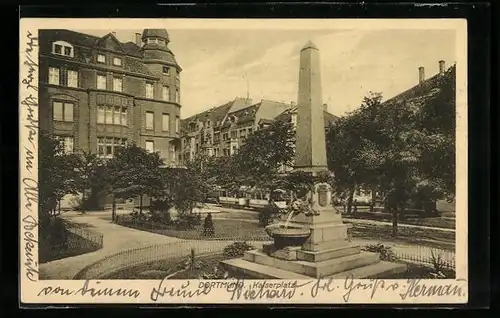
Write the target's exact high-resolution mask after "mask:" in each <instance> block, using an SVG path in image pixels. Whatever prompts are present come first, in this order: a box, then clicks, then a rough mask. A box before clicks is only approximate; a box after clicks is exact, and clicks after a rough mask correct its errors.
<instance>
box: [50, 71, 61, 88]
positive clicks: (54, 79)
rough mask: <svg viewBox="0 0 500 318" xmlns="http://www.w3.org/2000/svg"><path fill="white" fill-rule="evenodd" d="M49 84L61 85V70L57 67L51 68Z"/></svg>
mask: <svg viewBox="0 0 500 318" xmlns="http://www.w3.org/2000/svg"><path fill="white" fill-rule="evenodd" d="M49 84H52V85H59V69H58V68H56V67H49Z"/></svg>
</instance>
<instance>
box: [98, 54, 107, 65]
mask: <svg viewBox="0 0 500 318" xmlns="http://www.w3.org/2000/svg"><path fill="white" fill-rule="evenodd" d="M97 63H106V55H104V54H97Z"/></svg>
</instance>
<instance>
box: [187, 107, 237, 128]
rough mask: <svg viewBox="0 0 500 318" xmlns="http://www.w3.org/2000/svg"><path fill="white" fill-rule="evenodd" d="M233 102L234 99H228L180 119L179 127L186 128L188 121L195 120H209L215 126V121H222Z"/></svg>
mask: <svg viewBox="0 0 500 318" xmlns="http://www.w3.org/2000/svg"><path fill="white" fill-rule="evenodd" d="M233 102H234V101H230V102H227V103H225V104H223V105H219V106H216V107H213V108H210V109H208V110H206V111H204V112H201V113H198V114H196V115H193V116H190V117H188V118H185V119H183V120H182V121H181V128H182V129H186V128H187V126H188V125H189V123H192V122H196V121H197V120H200V121H201V122H205V121H207V120H211V121H212V122H213V123H214V126H215V125H216V124H217V122H222V120H223V119H224V117H226V114H227V112H228V111H229V109H230V108H231V106H232V105H233Z"/></svg>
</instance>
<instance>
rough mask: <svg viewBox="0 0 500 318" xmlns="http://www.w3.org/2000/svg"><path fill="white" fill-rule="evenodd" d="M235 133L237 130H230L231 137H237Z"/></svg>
mask: <svg viewBox="0 0 500 318" xmlns="http://www.w3.org/2000/svg"><path fill="white" fill-rule="evenodd" d="M237 134H238V131H236V130H233V131H231V139H234V138H236V137H238V136H237Z"/></svg>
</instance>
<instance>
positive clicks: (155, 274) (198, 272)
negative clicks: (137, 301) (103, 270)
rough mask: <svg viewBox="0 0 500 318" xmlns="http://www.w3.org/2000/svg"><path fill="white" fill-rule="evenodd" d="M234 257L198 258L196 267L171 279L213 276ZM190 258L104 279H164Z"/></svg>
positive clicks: (150, 265) (151, 264)
mask: <svg viewBox="0 0 500 318" xmlns="http://www.w3.org/2000/svg"><path fill="white" fill-rule="evenodd" d="M229 258H232V257H225V256H223V255H222V254H221V253H218V254H212V255H204V256H200V257H198V258H197V261H196V265H195V266H194V267H192V268H190V269H188V270H186V271H183V272H180V273H178V274H176V275H174V276H172V277H170V279H199V278H200V277H201V276H202V275H203V274H213V273H214V269H215V268H217V269H218V270H220V271H223V269H222V267H221V266H220V262H221V261H222V260H225V259H229ZM188 259H189V258H188V257H177V258H173V259H168V260H161V261H156V262H152V263H148V264H143V265H139V266H135V267H130V268H126V269H123V270H121V271H118V272H115V273H113V274H111V275H109V276H107V277H105V278H103V279H163V278H164V277H165V276H167V275H170V274H172V273H174V272H176V271H178V270H179V268H180V265H182V264H184V262H186V261H187V260H188Z"/></svg>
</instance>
